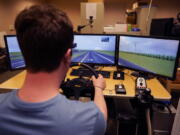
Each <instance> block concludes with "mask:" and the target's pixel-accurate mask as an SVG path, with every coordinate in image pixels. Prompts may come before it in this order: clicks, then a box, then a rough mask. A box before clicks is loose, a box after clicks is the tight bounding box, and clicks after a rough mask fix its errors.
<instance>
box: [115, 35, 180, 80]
mask: <svg viewBox="0 0 180 135" xmlns="http://www.w3.org/2000/svg"><path fill="white" fill-rule="evenodd" d="M119 40H120V41H119V59H118V65H121V66H125V67H128V68H131V69H135V70H140V71H145V72H150V73H153V74H158V75H162V76H166V77H170V78H172V77H173V74H174V69H175V64H176V57H177V53H178V48H179V40H175V39H174V40H173V39H157V38H147V37H131V36H120V38H119Z"/></svg>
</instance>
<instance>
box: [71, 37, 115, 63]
mask: <svg viewBox="0 0 180 135" xmlns="http://www.w3.org/2000/svg"><path fill="white" fill-rule="evenodd" d="M116 41H117V40H116V35H108V34H75V35H74V44H75V45H76V47H75V48H73V51H72V52H73V53H72V54H73V55H72V63H86V64H90V65H115V49H116Z"/></svg>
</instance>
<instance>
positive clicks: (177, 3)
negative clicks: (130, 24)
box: [104, 0, 180, 25]
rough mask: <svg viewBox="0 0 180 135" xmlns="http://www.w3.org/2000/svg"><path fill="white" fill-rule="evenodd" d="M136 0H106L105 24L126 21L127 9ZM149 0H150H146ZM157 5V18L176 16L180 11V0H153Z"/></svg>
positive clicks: (147, 0)
mask: <svg viewBox="0 0 180 135" xmlns="http://www.w3.org/2000/svg"><path fill="white" fill-rule="evenodd" d="M134 1H136V0H104V3H105V25H110V24H115V23H116V22H121V23H125V11H126V9H128V8H129V9H131V8H132V4H133V2H134ZM144 1H146V2H149V1H150V0H144ZM153 5H156V6H157V7H158V8H157V13H156V16H155V17H156V18H166V17H176V15H177V13H178V12H180V0H172V1H169V0H153Z"/></svg>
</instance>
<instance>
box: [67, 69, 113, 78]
mask: <svg viewBox="0 0 180 135" xmlns="http://www.w3.org/2000/svg"><path fill="white" fill-rule="evenodd" d="M95 72H96V73H97V74H101V75H102V76H103V77H104V78H110V72H109V71H98V70H95ZM70 75H72V76H84V77H91V76H92V75H93V73H92V72H91V71H90V70H87V69H73V70H72V72H71V73H70Z"/></svg>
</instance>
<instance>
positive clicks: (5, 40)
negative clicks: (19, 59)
mask: <svg viewBox="0 0 180 135" xmlns="http://www.w3.org/2000/svg"><path fill="white" fill-rule="evenodd" d="M8 37H16V38H17V36H16V35H4V42H5V46H6V52H7V60H8V67H9V69H10V70H12V71H15V70H22V69H26V66H24V67H20V68H13V67H12V65H11V58H10V53H9V47H8V42H7V38H8ZM21 53H22V52H21ZM23 57H24V56H23Z"/></svg>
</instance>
